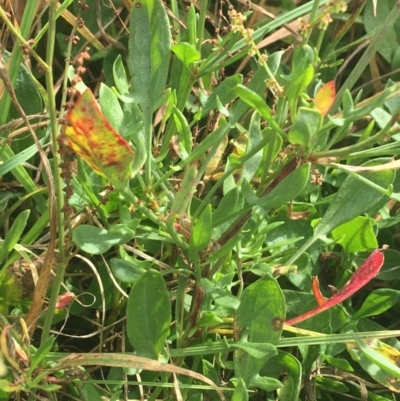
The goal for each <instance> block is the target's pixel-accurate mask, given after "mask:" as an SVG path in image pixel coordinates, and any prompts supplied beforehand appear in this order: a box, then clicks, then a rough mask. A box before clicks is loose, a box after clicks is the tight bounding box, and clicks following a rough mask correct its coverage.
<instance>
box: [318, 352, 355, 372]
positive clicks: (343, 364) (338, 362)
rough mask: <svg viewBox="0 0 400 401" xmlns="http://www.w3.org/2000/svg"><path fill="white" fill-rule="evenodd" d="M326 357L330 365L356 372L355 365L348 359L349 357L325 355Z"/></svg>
mask: <svg viewBox="0 0 400 401" xmlns="http://www.w3.org/2000/svg"><path fill="white" fill-rule="evenodd" d="M324 359H325V360H326V362H328V363H329V365H331V366H333V367H335V368H338V369H341V370H347V371H348V372H354V369H353V367H352V366H351V364H350V363H349V362H348V361H347V359H344V358H335V357H333V356H331V355H324Z"/></svg>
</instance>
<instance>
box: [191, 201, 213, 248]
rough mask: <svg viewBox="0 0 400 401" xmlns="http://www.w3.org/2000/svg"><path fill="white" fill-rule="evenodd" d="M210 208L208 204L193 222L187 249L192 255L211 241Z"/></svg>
mask: <svg viewBox="0 0 400 401" xmlns="http://www.w3.org/2000/svg"><path fill="white" fill-rule="evenodd" d="M211 234H212V208H211V205H210V204H208V205H207V206H206V208H205V209H204V210H203V212H202V213H201V215H200V216H199V217H198V218H197V219H196V220H195V221H194V222H193V227H192V234H191V236H190V243H189V249H190V253H191V254H192V255H195V254H196V253H198V252H200V251H202V250H203V249H205V248H206V247H207V245H208V244H209V243H210V241H211Z"/></svg>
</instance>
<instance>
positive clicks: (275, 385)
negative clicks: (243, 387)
mask: <svg viewBox="0 0 400 401" xmlns="http://www.w3.org/2000/svg"><path fill="white" fill-rule="evenodd" d="M250 387H257V388H259V389H261V390H264V391H268V392H270V391H275V390H278V389H279V388H281V387H282V383H281V382H280V381H279V380H278V379H275V378H274V377H262V376H260V375H256V376H255V377H253V378H252V379H251V382H250Z"/></svg>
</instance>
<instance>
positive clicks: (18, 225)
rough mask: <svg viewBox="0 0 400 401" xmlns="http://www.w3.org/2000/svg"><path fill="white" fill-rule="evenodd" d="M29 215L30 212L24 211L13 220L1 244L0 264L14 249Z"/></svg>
mask: <svg viewBox="0 0 400 401" xmlns="http://www.w3.org/2000/svg"><path fill="white" fill-rule="evenodd" d="M30 213H31V211H30V210H24V211H23V212H21V213H20V214H19V215H18V216H17V217H16V218H15V220H14V222H13V224H12V226H11V228H10V230H9V231H8V233H7V234H6V237H5V239H4V242H3V244H2V245H1V246H0V264H2V263H3V262H4V261H5V260H6V259H7V257H8V255H9V254H10V253H11V252H12V250H13V249H14V246H15V245H16V244H17V243H18V241H19V239H20V238H21V235H22V233H23V232H24V230H25V227H26V223H27V221H28V217H29V215H30Z"/></svg>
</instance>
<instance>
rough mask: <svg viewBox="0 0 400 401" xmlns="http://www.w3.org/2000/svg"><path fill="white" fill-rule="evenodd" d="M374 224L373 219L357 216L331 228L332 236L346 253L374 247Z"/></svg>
mask: <svg viewBox="0 0 400 401" xmlns="http://www.w3.org/2000/svg"><path fill="white" fill-rule="evenodd" d="M375 224H376V223H375V220H373V219H371V218H369V217H364V216H357V217H356V218H354V219H352V220H350V221H348V222H346V223H344V224H341V225H340V226H339V227H336V228H335V229H334V230H332V233H331V234H332V238H333V239H334V240H335V241H336V242H337V243H338V244H340V245H342V247H343V249H344V250H345V251H346V252H348V253H355V252H364V251H367V250H369V249H376V248H378V241H377V239H376V235H375V231H374V227H375Z"/></svg>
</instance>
